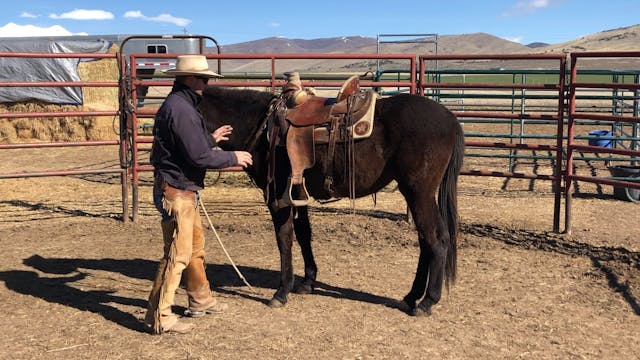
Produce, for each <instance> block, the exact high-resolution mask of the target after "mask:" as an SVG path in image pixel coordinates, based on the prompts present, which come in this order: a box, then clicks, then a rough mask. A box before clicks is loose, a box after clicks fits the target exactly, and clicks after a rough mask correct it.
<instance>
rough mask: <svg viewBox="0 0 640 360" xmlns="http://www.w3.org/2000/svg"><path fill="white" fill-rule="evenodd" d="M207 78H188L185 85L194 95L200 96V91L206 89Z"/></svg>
mask: <svg viewBox="0 0 640 360" xmlns="http://www.w3.org/2000/svg"><path fill="white" fill-rule="evenodd" d="M208 82H209V78H208V77H206V76H188V77H187V82H186V85H187V86H188V87H189V88H190V89H191V90H193V92H195V93H196V94H200V95H202V90H204V89H205V88H206V87H207V83H208Z"/></svg>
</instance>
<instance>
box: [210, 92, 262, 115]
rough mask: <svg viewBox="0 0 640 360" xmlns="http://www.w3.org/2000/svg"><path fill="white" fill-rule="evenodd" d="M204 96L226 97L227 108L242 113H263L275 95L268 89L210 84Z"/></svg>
mask: <svg viewBox="0 0 640 360" xmlns="http://www.w3.org/2000/svg"><path fill="white" fill-rule="evenodd" d="M202 95H203V97H205V98H209V101H211V100H213V99H224V105H225V108H226V109H227V110H234V111H239V112H241V114H238V116H241V117H244V116H242V115H248V116H250V117H253V116H251V115H254V114H260V113H263V112H264V111H265V109H266V106H267V105H268V104H269V101H271V99H272V98H273V97H274V95H273V94H271V93H270V92H267V91H257V90H251V89H234V88H229V87H225V86H209V87H207V88H206V89H205V90H204V92H203V94H202Z"/></svg>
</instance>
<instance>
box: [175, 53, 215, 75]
mask: <svg viewBox="0 0 640 360" xmlns="http://www.w3.org/2000/svg"><path fill="white" fill-rule="evenodd" d="M164 73H165V74H167V75H172V76H181V75H193V76H204V77H209V78H214V77H222V75H220V74H218V73H215V72H213V71H211V70H209V63H208V62H207V58H206V57H205V56H204V55H179V56H178V59H177V60H176V67H175V69H169V70H165V72H164Z"/></svg>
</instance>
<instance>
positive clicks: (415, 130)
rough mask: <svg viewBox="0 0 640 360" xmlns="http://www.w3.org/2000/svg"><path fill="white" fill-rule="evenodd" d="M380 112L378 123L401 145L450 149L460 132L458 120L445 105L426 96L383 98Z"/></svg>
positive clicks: (378, 110) (406, 95)
mask: <svg viewBox="0 0 640 360" xmlns="http://www.w3.org/2000/svg"><path fill="white" fill-rule="evenodd" d="M376 110H377V113H378V114H379V116H378V119H377V120H378V121H380V122H381V124H382V125H383V127H384V128H385V131H386V132H387V133H388V135H389V138H390V139H391V141H393V142H397V143H398V144H408V145H410V146H420V147H424V146H427V147H431V146H440V147H445V148H450V146H451V145H452V143H453V142H454V141H455V138H456V136H457V134H458V132H459V127H460V124H459V122H458V120H457V118H456V116H455V115H454V114H453V113H452V112H451V111H449V109H447V108H446V107H445V106H444V105H442V104H440V103H438V102H436V101H433V100H431V99H429V98H426V97H424V96H420V95H412V94H398V95H394V96H391V97H387V98H383V99H380V100H379V103H378V105H377V109H376ZM405 150H409V149H405Z"/></svg>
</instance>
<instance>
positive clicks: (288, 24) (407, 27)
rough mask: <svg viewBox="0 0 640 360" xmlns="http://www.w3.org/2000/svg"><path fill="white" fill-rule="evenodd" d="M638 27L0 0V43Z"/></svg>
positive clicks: (394, 13)
mask: <svg viewBox="0 0 640 360" xmlns="http://www.w3.org/2000/svg"><path fill="white" fill-rule="evenodd" d="M309 4H314V5H313V7H312V8H311V6H310V5H309ZM638 23H640V1H638V0H606V1H605V0H468V1H463V0H437V1H432V0H411V1H409V0H387V1H382V0H366V1H360V0H341V1H336V0H321V1H316V2H314V1H304V0H303V1H268V0H235V1H234V0H224V1H215V0H209V1H206V2H205V1H162V0H156V1H113V0H112V1H101V0H92V1H79V0H69V1H51V0H26V1H4V2H3V6H2V12H0V37H8V36H52V35H73V34H87V35H107V34H144V35H155V34H183V33H188V34H197V35H208V36H211V37H213V38H215V39H216V40H217V41H218V42H219V43H220V44H222V45H225V44H234V43H238V42H245V41H251V40H257V39H262V38H266V37H271V36H281V37H286V38H292V39H293V38H295V39H315V38H329V37H340V36H357V35H361V36H367V37H374V38H375V37H376V35H378V34H439V35H459V34H469V33H476V32H484V33H488V34H492V35H495V36H498V37H501V38H505V39H508V40H512V41H516V42H520V43H523V44H528V43H531V42H536V41H541V42H547V43H552V44H556V43H561V42H564V41H569V40H573V39H576V38H579V37H581V36H583V35H588V34H591V33H594V32H599V31H603V30H609V29H614V28H618V27H624V26H631V25H636V24H638ZM639 47H640V46H639Z"/></svg>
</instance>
